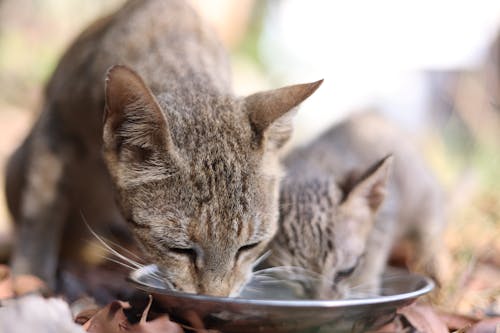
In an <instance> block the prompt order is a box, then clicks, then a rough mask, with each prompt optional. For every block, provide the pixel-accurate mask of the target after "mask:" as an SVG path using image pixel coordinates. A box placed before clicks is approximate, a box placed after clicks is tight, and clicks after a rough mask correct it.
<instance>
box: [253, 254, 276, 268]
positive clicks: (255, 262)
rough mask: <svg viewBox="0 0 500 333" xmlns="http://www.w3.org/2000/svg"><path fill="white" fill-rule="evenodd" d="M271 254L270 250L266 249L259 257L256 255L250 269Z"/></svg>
mask: <svg viewBox="0 0 500 333" xmlns="http://www.w3.org/2000/svg"><path fill="white" fill-rule="evenodd" d="M270 255H271V250H267V251H266V252H264V253H263V254H262V255H261V256H260V257H258V258H257V259H256V260H255V261H254V263H253V264H252V269H253V268H255V267H257V266H258V265H259V264H260V263H262V262H263V261H264V260H266V259H267V258H268V257H269V256H270Z"/></svg>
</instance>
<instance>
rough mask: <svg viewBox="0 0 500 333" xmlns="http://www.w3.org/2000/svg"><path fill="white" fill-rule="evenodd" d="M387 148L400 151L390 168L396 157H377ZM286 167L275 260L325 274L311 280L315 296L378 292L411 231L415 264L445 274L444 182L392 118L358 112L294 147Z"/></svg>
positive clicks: (276, 263)
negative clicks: (441, 185) (391, 259)
mask: <svg viewBox="0 0 500 333" xmlns="http://www.w3.org/2000/svg"><path fill="white" fill-rule="evenodd" d="M387 154H393V156H394V158H393V159H394V161H393V163H392V164H393V170H392V172H390V173H389V165H390V164H391V160H392V158H391V159H384V160H381V161H379V162H377V159H380V158H381V157H383V156H386V155H387ZM370 165H372V167H371V168H368V167H369V166H370ZM286 167H287V173H288V174H287V177H286V179H285V180H284V182H283V185H282V189H281V199H280V206H281V209H280V228H279V231H278V233H277V235H276V237H275V239H274V241H273V242H272V243H271V245H270V248H271V250H272V254H271V256H270V257H269V259H268V262H269V264H270V265H273V266H299V267H302V268H304V269H306V270H308V271H309V272H312V273H315V274H319V275H321V279H320V280H321V281H320V282H317V283H314V287H312V286H309V288H310V289H311V290H310V292H311V293H312V296H314V297H318V298H335V297H347V296H355V295H356V294H358V295H360V294H363V293H365V294H366V293H367V294H370V295H373V294H376V293H377V291H378V287H379V283H380V277H381V274H382V272H383V270H384V268H385V265H386V261H387V258H388V255H389V253H390V250H391V248H392V246H393V245H394V244H395V242H397V241H398V240H400V239H401V238H403V237H409V238H410V239H411V241H412V242H413V244H414V246H415V248H414V253H415V255H416V258H415V261H414V262H413V263H412V268H413V269H415V270H418V271H421V272H424V273H426V274H429V275H431V276H432V277H435V278H437V279H439V278H440V277H441V272H440V269H441V267H440V266H441V265H440V264H439V262H438V254H440V253H442V251H443V250H442V247H441V243H442V232H443V227H444V220H443V216H442V210H443V207H442V201H441V193H440V189H439V186H438V185H437V183H436V181H435V180H434V178H433V176H432V175H431V173H430V171H429V170H428V168H427V167H426V166H425V163H424V162H423V161H422V159H421V157H420V155H419V154H418V152H417V151H416V150H415V148H414V147H413V146H412V145H411V144H410V142H409V140H407V139H405V136H404V134H403V133H401V132H400V131H399V130H397V129H396V127H395V126H393V125H391V124H390V123H389V122H388V121H387V120H385V119H384V118H382V117H380V116H378V115H376V114H375V113H360V114H357V115H355V116H353V117H351V118H349V119H348V120H346V121H344V122H342V123H340V124H338V125H337V126H334V127H333V128H331V129H330V130H328V131H327V132H326V133H324V134H323V135H321V136H320V137H319V138H317V139H316V140H314V141H313V142H311V143H310V144H308V145H306V146H305V147H302V148H299V149H296V150H295V151H293V152H292V153H291V154H290V155H289V156H288V157H287V158H286ZM367 168H368V169H367ZM389 174H390V175H389ZM388 175H389V177H388ZM387 177H388V181H387V186H386V185H385V184H386V178H387ZM386 187H387V189H386ZM386 190H387V195H385V192H386ZM384 197H386V198H385V200H384ZM379 206H380V208H379ZM353 268H354V269H353ZM306 289H307V288H306Z"/></svg>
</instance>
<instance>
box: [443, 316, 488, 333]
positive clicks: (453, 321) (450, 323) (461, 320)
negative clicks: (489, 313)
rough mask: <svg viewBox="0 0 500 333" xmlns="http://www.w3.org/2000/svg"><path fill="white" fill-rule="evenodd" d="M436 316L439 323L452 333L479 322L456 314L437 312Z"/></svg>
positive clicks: (473, 318) (476, 319)
mask: <svg viewBox="0 0 500 333" xmlns="http://www.w3.org/2000/svg"><path fill="white" fill-rule="evenodd" d="M438 315H439V318H441V321H442V322H443V323H445V325H446V326H447V327H448V329H449V330H452V331H455V330H458V329H463V328H467V327H471V326H472V325H474V324H475V323H477V322H478V321H479V319H478V318H475V317H471V316H466V315H461V314H457V313H446V312H439V313H438Z"/></svg>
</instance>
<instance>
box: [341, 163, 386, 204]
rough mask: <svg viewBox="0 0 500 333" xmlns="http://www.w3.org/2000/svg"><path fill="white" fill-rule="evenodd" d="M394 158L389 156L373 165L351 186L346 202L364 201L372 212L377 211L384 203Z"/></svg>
mask: <svg viewBox="0 0 500 333" xmlns="http://www.w3.org/2000/svg"><path fill="white" fill-rule="evenodd" d="M393 160H394V157H393V156H392V155H389V156H387V157H385V158H383V159H381V160H380V161H378V162H377V163H375V164H373V165H372V166H371V167H370V168H368V170H366V171H365V172H364V173H363V174H362V175H361V176H360V177H357V179H356V180H355V181H354V182H352V184H350V185H349V189H345V190H346V191H347V195H346V197H345V201H346V202H351V203H352V201H356V200H362V201H363V203H365V204H367V205H368V207H369V208H370V209H371V211H372V212H375V211H377V209H378V208H379V207H380V205H381V204H382V202H383V201H384V198H385V195H386V188H387V180H388V178H389V174H390V172H391V169H392V163H393Z"/></svg>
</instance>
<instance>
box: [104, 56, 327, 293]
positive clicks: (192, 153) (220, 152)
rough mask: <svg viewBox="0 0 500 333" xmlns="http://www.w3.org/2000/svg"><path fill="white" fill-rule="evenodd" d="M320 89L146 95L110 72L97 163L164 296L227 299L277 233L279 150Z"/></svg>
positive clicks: (136, 83) (119, 72) (121, 71)
mask: <svg viewBox="0 0 500 333" xmlns="http://www.w3.org/2000/svg"><path fill="white" fill-rule="evenodd" d="M320 83H321V82H316V83H311V84H304V85H296V86H290V87H286V88H282V89H278V90H274V91H269V92H264V93H258V94H254V95H251V96H249V97H247V98H243V99H236V98H234V97H231V96H214V95H213V94H207V93H205V94H197V92H196V91H184V90H183V91H180V92H179V91H174V92H168V91H167V92H163V93H158V92H155V94H153V92H151V90H150V89H149V88H148V87H147V86H146V84H145V83H144V82H143V80H142V79H141V78H140V77H139V75H138V74H136V73H135V72H133V71H132V70H130V69H128V68H126V67H124V66H115V67H113V68H112V69H111V70H110V71H109V72H108V76H107V79H106V114H105V121H104V133H103V140H104V159H105V163H106V165H107V167H108V169H109V171H110V174H111V177H112V179H113V182H114V185H115V188H116V193H117V201H118V205H119V207H120V209H121V211H122V214H123V216H124V217H125V218H126V220H127V221H128V222H129V225H130V227H131V229H132V231H133V233H134V235H135V237H136V238H137V239H138V241H139V243H140V245H141V246H142V248H143V250H144V254H145V255H146V256H147V259H148V260H150V261H152V262H153V263H155V264H157V265H158V266H159V267H160V269H161V270H162V271H163V274H164V278H165V280H166V282H167V283H168V284H169V285H170V286H171V287H172V288H174V289H177V290H181V291H185V292H192V293H203V294H209V295H221V296H228V295H235V294H237V293H238V291H239V290H240V288H241V287H242V286H243V284H244V283H245V282H246V281H247V278H248V277H249V275H250V274H251V270H252V268H253V263H254V261H255V260H256V259H257V258H258V256H259V254H260V253H261V251H262V250H263V249H264V248H265V247H266V245H267V244H268V242H269V240H270V239H271V238H272V237H273V235H274V233H275V231H276V228H277V217H278V187H279V181H280V177H281V170H280V166H279V163H278V159H277V152H278V150H279V148H280V147H281V146H282V145H283V144H284V143H285V142H286V141H287V140H288V138H289V136H290V133H291V112H290V111H291V110H292V109H294V108H295V107H296V106H297V105H298V104H299V103H300V102H302V101H303V100H304V99H306V98H307V97H308V96H309V95H311V94H312V93H313V92H314V91H315V90H316V88H317V87H318V86H319V84H320Z"/></svg>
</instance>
